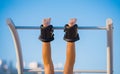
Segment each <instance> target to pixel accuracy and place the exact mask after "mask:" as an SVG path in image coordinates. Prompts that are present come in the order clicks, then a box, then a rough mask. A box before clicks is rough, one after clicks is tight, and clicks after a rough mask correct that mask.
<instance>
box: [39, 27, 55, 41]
mask: <svg viewBox="0 0 120 74" xmlns="http://www.w3.org/2000/svg"><path fill="white" fill-rule="evenodd" d="M40 31H41V34H40V36H39V39H40V40H41V41H42V42H51V41H53V40H54V34H53V26H52V25H49V26H47V27H43V25H41V26H40Z"/></svg>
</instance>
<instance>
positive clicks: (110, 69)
mask: <svg viewBox="0 0 120 74" xmlns="http://www.w3.org/2000/svg"><path fill="white" fill-rule="evenodd" d="M112 25H113V22H112V19H107V20H106V27H107V74H113V26H112Z"/></svg>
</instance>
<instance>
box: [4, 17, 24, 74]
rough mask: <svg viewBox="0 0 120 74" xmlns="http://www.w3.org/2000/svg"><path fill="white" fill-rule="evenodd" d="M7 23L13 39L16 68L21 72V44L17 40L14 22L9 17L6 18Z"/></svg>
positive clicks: (20, 73)
mask: <svg viewBox="0 0 120 74" xmlns="http://www.w3.org/2000/svg"><path fill="white" fill-rule="evenodd" d="M6 22H7V25H8V27H9V29H10V31H11V35H12V38H13V41H14V46H15V51H16V58H17V64H18V66H17V70H18V74H23V59H22V50H21V45H20V41H19V36H18V33H17V31H16V29H15V26H14V23H13V21H12V20H11V19H7V21H6Z"/></svg>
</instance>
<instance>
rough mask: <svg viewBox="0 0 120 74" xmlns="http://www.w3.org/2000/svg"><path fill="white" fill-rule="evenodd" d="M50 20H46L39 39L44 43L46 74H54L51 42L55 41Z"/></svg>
mask: <svg viewBox="0 0 120 74" xmlns="http://www.w3.org/2000/svg"><path fill="white" fill-rule="evenodd" d="M50 20H51V19H50V18H47V19H44V20H43V24H42V25H41V27H40V28H41V29H40V31H41V34H40V36H39V39H40V40H41V41H42V58H43V63H44V70H45V74H54V66H53V62H52V58H51V45H50V42H51V41H53V40H54V34H53V26H52V25H50Z"/></svg>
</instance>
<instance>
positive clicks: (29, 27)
mask: <svg viewBox="0 0 120 74" xmlns="http://www.w3.org/2000/svg"><path fill="white" fill-rule="evenodd" d="M15 28H16V29H18V30H26V29H30V30H31V29H34V30H38V29H40V26H15ZM53 28H54V29H55V30H62V29H64V27H60V26H59V27H58V26H54V27H53ZM78 29H80V30H106V27H96V26H89V27H88V26H81V27H78Z"/></svg>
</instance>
